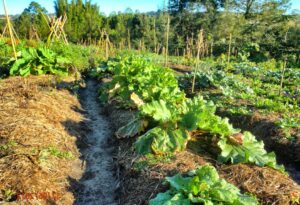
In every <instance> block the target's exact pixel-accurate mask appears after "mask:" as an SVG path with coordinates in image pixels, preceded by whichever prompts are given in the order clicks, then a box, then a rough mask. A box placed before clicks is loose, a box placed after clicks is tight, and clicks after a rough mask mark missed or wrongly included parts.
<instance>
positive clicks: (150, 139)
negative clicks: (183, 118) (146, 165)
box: [135, 127, 190, 154]
mask: <svg viewBox="0 0 300 205" xmlns="http://www.w3.org/2000/svg"><path fill="white" fill-rule="evenodd" d="M189 137H190V135H189V133H188V132H187V131H185V130H183V129H163V128H160V127H155V128H153V129H151V130H149V131H148V132H146V133H145V134H144V135H142V136H140V137H139V138H138V140H137V141H136V143H135V148H136V151H137V152H138V153H141V154H148V153H152V152H153V153H155V154H164V153H170V152H176V151H183V150H184V149H185V147H186V144H187V142H188V140H189Z"/></svg>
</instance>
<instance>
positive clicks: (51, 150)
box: [38, 146, 73, 163]
mask: <svg viewBox="0 0 300 205" xmlns="http://www.w3.org/2000/svg"><path fill="white" fill-rule="evenodd" d="M50 156H53V157H57V158H60V159H72V158H73V154H72V153H71V152H63V151H61V150H59V149H57V148H56V147H53V146H50V147H48V148H46V149H42V150H41V151H40V152H39V156H38V158H39V161H40V162H41V163H44V162H46V160H47V159H48V158H49V157H50Z"/></svg>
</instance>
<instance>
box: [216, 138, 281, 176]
mask: <svg viewBox="0 0 300 205" xmlns="http://www.w3.org/2000/svg"><path fill="white" fill-rule="evenodd" d="M242 141H243V142H242V144H237V143H232V142H230V140H229V139H227V138H222V139H221V140H220V141H219V143H218V145H219V147H220V148H221V150H222V152H221V155H220V157H219V159H220V161H223V162H228V161H230V162H231V163H233V164H236V163H253V164H256V165H258V166H269V167H272V168H274V169H277V170H280V171H281V172H284V167H283V166H279V165H277V163H276V157H275V154H274V153H267V152H266V150H265V149H264V143H263V142H259V141H257V140H256V139H255V137H254V136H253V135H252V134H251V133H250V132H244V133H243V140H242Z"/></svg>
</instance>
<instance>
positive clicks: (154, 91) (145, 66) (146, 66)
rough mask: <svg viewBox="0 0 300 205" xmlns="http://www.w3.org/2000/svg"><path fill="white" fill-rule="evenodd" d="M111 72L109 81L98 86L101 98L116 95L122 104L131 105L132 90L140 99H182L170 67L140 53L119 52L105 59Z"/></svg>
mask: <svg viewBox="0 0 300 205" xmlns="http://www.w3.org/2000/svg"><path fill="white" fill-rule="evenodd" d="M107 66H108V67H110V70H112V72H113V74H114V75H113V79H112V81H111V82H110V83H109V84H108V85H107V87H105V88H104V89H102V90H101V91H100V92H101V93H102V99H110V100H111V99H114V98H115V97H116V96H117V97H118V100H119V101H121V102H122V104H123V105H124V106H128V107H132V106H134V104H133V103H132V101H131V100H130V95H131V94H132V93H133V92H134V93H136V94H137V95H138V96H140V97H141V98H142V100H143V101H144V102H152V101H156V100H165V101H168V102H169V103H176V102H178V101H182V100H183V99H184V93H183V92H181V91H180V89H179V87H178V84H177V80H176V78H175V76H174V74H173V73H172V71H171V70H169V69H166V68H162V67H159V66H156V65H154V64H153V63H150V62H149V61H147V60H145V59H144V58H142V57H140V56H130V55H129V56H122V57H117V58H116V59H114V60H113V61H110V62H108V65H107Z"/></svg>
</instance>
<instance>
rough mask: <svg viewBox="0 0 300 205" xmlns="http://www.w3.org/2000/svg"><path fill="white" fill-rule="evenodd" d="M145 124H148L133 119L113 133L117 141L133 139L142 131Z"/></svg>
mask: <svg viewBox="0 0 300 205" xmlns="http://www.w3.org/2000/svg"><path fill="white" fill-rule="evenodd" d="M147 124H148V123H147V121H145V120H140V119H138V118H135V119H133V120H131V121H130V122H129V123H128V124H127V125H125V126H123V127H121V128H119V129H118V131H117V132H116V133H115V135H116V136H117V138H119V139H120V138H129V137H134V136H136V135H137V134H139V133H141V132H142V131H144V130H145V127H146V126H147Z"/></svg>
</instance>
